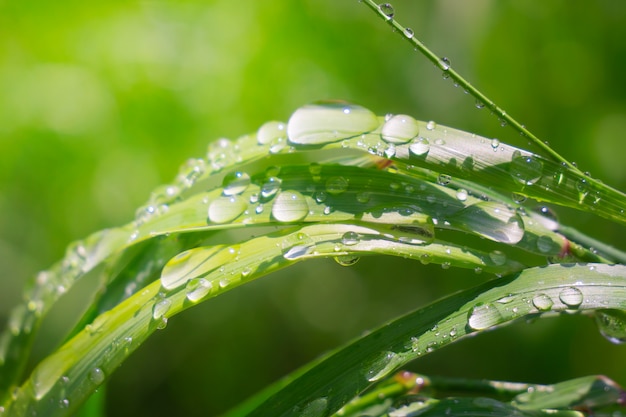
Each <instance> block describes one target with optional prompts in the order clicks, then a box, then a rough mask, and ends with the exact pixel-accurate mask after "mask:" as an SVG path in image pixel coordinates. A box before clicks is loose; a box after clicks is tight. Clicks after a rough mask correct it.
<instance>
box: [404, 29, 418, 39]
mask: <svg viewBox="0 0 626 417" xmlns="http://www.w3.org/2000/svg"><path fill="white" fill-rule="evenodd" d="M414 35H415V33H414V32H413V29H411V28H405V29H404V36H406V37H407V38H409V39H411V38H412V37H413V36H414Z"/></svg>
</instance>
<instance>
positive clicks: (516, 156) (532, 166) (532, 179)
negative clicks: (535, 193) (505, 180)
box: [510, 151, 543, 185]
mask: <svg viewBox="0 0 626 417" xmlns="http://www.w3.org/2000/svg"><path fill="white" fill-rule="evenodd" d="M542 172H543V164H542V163H541V161H539V160H538V159H536V158H535V157H533V156H530V155H521V154H520V153H519V151H515V152H514V153H513V159H512V160H511V166H510V173H511V176H512V177H513V179H514V180H515V181H517V182H519V183H521V184H524V185H533V184H534V183H536V182H537V181H539V180H540V179H541V175H542Z"/></svg>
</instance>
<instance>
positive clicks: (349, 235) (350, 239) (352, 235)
mask: <svg viewBox="0 0 626 417" xmlns="http://www.w3.org/2000/svg"><path fill="white" fill-rule="evenodd" d="M341 243H343V244H344V245H346V246H354V245H356V244H357V243H359V234H358V233H356V232H346V233H344V234H343V236H342V237H341Z"/></svg>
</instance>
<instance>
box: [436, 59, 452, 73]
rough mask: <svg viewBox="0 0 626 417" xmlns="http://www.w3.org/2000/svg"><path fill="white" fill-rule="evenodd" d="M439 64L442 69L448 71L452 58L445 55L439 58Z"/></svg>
mask: <svg viewBox="0 0 626 417" xmlns="http://www.w3.org/2000/svg"><path fill="white" fill-rule="evenodd" d="M439 66H440V68H441V69H442V70H444V71H448V70H449V69H450V59H448V58H447V57H445V56H444V57H443V58H441V59H440V60H439Z"/></svg>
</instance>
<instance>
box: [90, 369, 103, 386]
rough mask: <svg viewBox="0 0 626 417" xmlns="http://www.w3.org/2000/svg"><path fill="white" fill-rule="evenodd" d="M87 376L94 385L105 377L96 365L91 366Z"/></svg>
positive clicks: (98, 383) (100, 382)
mask: <svg viewBox="0 0 626 417" xmlns="http://www.w3.org/2000/svg"><path fill="white" fill-rule="evenodd" d="M88 378H89V380H90V381H91V382H92V383H94V384H95V385H100V384H102V383H103V382H104V379H105V375H104V371H103V370H102V369H101V368H98V367H96V368H93V369H91V370H90V371H89V374H88Z"/></svg>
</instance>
